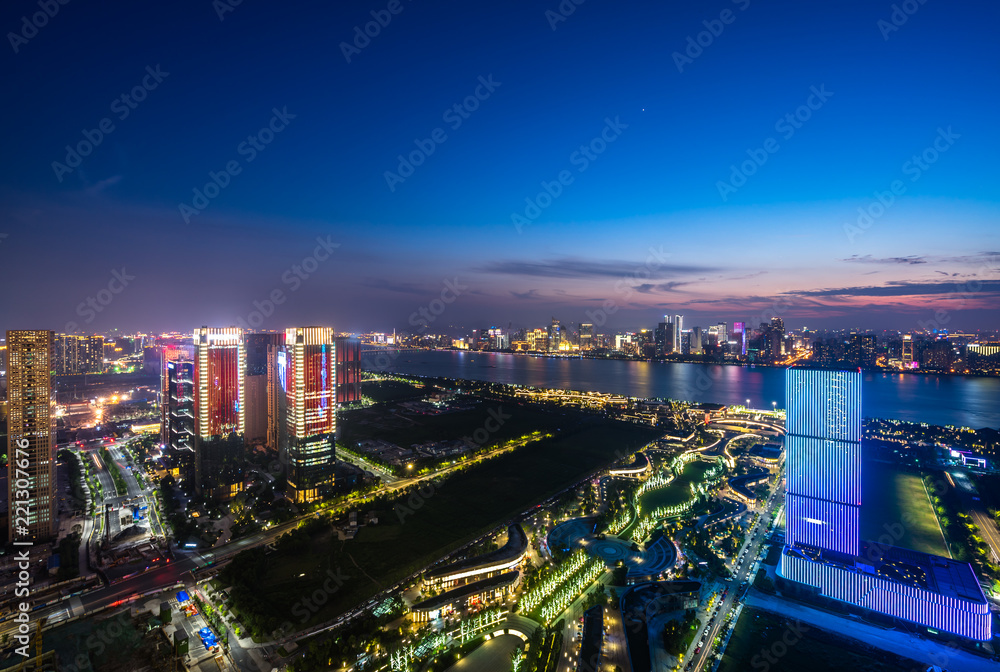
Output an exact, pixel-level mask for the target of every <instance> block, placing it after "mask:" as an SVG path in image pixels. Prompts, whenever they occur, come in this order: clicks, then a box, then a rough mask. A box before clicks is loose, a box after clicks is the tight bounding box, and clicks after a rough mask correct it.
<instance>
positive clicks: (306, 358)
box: [278, 327, 337, 502]
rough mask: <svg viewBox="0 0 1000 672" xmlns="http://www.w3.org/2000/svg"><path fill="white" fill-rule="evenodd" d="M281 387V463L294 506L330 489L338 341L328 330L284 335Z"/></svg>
mask: <svg viewBox="0 0 1000 672" xmlns="http://www.w3.org/2000/svg"><path fill="white" fill-rule="evenodd" d="M283 354H284V357H280V358H279V369H280V367H281V366H282V364H281V363H280V362H281V361H282V360H283V366H284V371H283V372H280V371H279V374H278V378H279V380H283V381H284V388H285V416H286V427H287V433H286V436H285V437H284V441H283V443H284V446H283V451H282V453H283V458H284V460H285V463H286V465H287V476H288V496H289V498H290V499H291V500H292V501H295V502H310V501H313V500H315V499H318V498H319V496H320V493H321V490H323V489H324V488H326V487H329V486H330V485H332V484H333V464H334V456H335V444H334V441H335V438H336V432H337V341H336V338H335V336H334V332H333V329H331V328H330V327H295V328H291V329H287V330H286V331H285V346H284V353H283Z"/></svg>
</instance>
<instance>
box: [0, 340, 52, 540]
mask: <svg viewBox="0 0 1000 672" xmlns="http://www.w3.org/2000/svg"><path fill="white" fill-rule="evenodd" d="M52 344H53V334H52V332H51V331H44V330H18V331H8V332H7V459H8V461H9V463H8V469H7V506H8V520H9V521H10V535H9V536H8V540H9V541H28V540H44V539H48V538H50V537H52V535H53V518H54V516H55V468H54V465H53V461H52V447H53V446H54V445H55V442H54V438H55V436H54V429H53V420H52V411H53V409H52V406H51V403H52V364H53V362H52V359H53V358H52ZM25 495H27V497H25Z"/></svg>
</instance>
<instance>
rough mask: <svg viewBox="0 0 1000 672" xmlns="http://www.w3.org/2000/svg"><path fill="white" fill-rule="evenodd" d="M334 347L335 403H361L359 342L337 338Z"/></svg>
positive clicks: (352, 339) (354, 339) (353, 339)
mask: <svg viewBox="0 0 1000 672" xmlns="http://www.w3.org/2000/svg"><path fill="white" fill-rule="evenodd" d="M336 345H337V403H338V404H353V403H354V402H357V401H361V341H359V340H358V339H356V338H346V337H338V338H337V339H336Z"/></svg>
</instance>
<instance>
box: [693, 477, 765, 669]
mask: <svg viewBox="0 0 1000 672" xmlns="http://www.w3.org/2000/svg"><path fill="white" fill-rule="evenodd" d="M780 483H781V479H780V478H778V479H777V480H776V483H775V486H774V489H773V490H772V491H771V494H770V496H769V497H768V498H767V502H766V503H765V505H764V507H763V508H762V509H761V513H760V517H759V518H758V519H757V523H756V524H755V525H754V526H753V527H752V528H751V529H750V530H749V531H748V533H747V540H746V541H745V542H744V544H743V547H742V548H741V549H740V552H739V553H738V554H737V556H736V558H735V559H734V561H733V562H730V563H727V564H729V566H730V569H731V571H732V572H733V576H732V578H731V579H729V580H728V586H727V589H728V590H729V592H728V593H727V594H726V596H725V598H724V599H723V600H722V603H721V604H720V605H719V606H718V607H717V608H716V609H715V610H713V612H712V613H713V615H714V616H712V617H710V622H709V623H708V624H706V625H705V626H704V628H703V629H702V631H701V632H700V633H699V635H698V637H697V638H696V639H695V641H694V642H693V643H692V644H691V651H697V650H698V649H699V648H700V649H701V650H700V651H698V652H697V653H691V651H689V652H688V654H689V655H688V656H686V658H687V660H688V663H687V665H686V666H685V668H684V669H685V670H702V669H704V668H706V667H710V666H707V665H706V663H708V656H709V654H710V653H711V652H712V643H713V642H714V641H715V638H716V636H717V635H718V634H719V632H720V631H721V629H722V626H723V623H724V622H725V618H724V617H725V615H726V614H728V613H729V612H730V611H731V610H732V609H734V608H735V606H736V603H737V602H738V601H742V599H743V596H744V595H745V594H746V589H747V588H748V587H749V584H750V583H751V582H752V581H753V578H754V577H753V576H752V575H751V572H752V571H753V567H754V564H755V563H756V561H757V557H758V556H759V555H760V551H761V544H763V542H764V541H766V540H767V537H768V533H767V531H768V528H770V526H771V521H772V520H773V519H774V516H775V514H776V512H777V511H778V509H779V508H780V506H781V503H782V501H783V499H784V493H783V492H781V491H780ZM744 583H745V584H747V585H744ZM701 641H704V645H702V646H700V647H699V642H701Z"/></svg>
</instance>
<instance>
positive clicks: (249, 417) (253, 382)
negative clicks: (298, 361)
mask: <svg viewBox="0 0 1000 672" xmlns="http://www.w3.org/2000/svg"><path fill="white" fill-rule="evenodd" d="M243 340H244V341H245V342H246V351H247V365H246V366H247V368H246V378H245V379H244V385H245V386H246V388H245V391H244V395H245V398H246V430H245V431H244V440H245V441H246V444H247V446H254V445H264V444H266V443H267V422H268V387H267V386H268V380H269V378H268V375H267V374H268V370H267V367H268V358H267V353H268V349H269V348H271V347H273V346H276V345H278V344H280V343H284V340H285V335H284V334H283V333H261V334H246V335H245V336H244V337H243Z"/></svg>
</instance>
